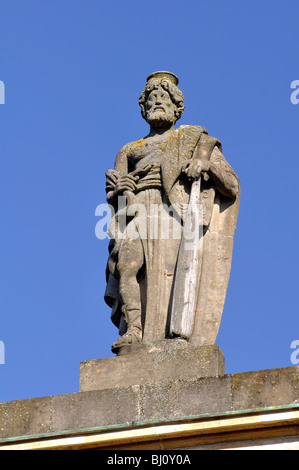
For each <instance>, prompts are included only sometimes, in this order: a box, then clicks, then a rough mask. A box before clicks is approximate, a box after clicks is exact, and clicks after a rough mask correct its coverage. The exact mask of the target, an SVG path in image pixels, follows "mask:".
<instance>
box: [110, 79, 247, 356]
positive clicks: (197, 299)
mask: <svg viewBox="0 0 299 470" xmlns="http://www.w3.org/2000/svg"><path fill="white" fill-rule="evenodd" d="M177 84H178V78H177V77H176V76H175V75H174V74H172V73H170V72H156V73H153V74H151V75H150V76H149V77H148V79H147V83H146V86H145V88H144V90H143V92H142V94H141V96H140V99H139V104H140V106H141V114H142V117H143V118H144V119H145V120H146V121H147V123H148V124H149V125H150V131H149V134H148V135H147V136H146V137H143V138H142V139H139V140H137V141H135V142H131V143H128V144H126V145H125V146H124V147H123V148H122V149H121V150H120V151H119V152H118V154H117V156H116V159H115V164H114V168H113V169H109V170H107V172H106V177H107V183H106V192H107V201H108V202H109V204H110V205H111V207H113V213H114V217H113V218H112V223H111V226H110V235H111V242H110V245H109V253H110V255H109V259H108V263H107V289H106V294H105V299H106V302H107V304H108V305H109V306H110V307H111V309H112V311H111V317H112V321H113V323H114V324H115V325H116V326H117V327H118V328H119V333H120V335H121V338H119V339H118V340H117V341H116V342H115V343H114V344H113V345H112V351H113V352H115V353H116V354H120V353H121V350H122V348H124V347H127V346H129V345H131V344H136V343H139V342H142V341H145V342H149V341H158V340H164V339H165V338H175V337H181V338H183V339H187V340H188V341H190V343H191V344H194V345H196V346H202V345H211V344H214V343H215V341H216V337H217V333H218V330H219V325H220V321H221V316H222V311H223V306H224V301H225V297H226V290H227V285H228V280H229V276H230V268H231V259H232V251H233V240H234V232H235V228H236V222H237V215H238V209H239V198H240V187H239V180H238V177H237V175H236V174H235V172H234V171H233V169H232V168H231V166H230V165H229V164H228V162H227V161H226V159H225V158H224V156H223V154H222V146H221V143H220V141H219V140H218V139H216V138H214V137H211V136H209V135H208V132H207V131H206V129H204V127H202V126H191V125H182V126H180V127H179V128H176V129H175V127H174V126H175V124H176V121H177V120H178V119H179V118H180V117H181V115H182V113H183V111H184V96H183V94H182V92H181V91H180V90H179V88H178V87H177ZM119 199H121V200H122V203H121V204H120V203H119Z"/></svg>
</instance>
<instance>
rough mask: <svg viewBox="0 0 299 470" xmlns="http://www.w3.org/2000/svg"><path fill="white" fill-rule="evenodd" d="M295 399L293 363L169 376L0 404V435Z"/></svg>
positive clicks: (297, 380)
mask: <svg viewBox="0 0 299 470" xmlns="http://www.w3.org/2000/svg"><path fill="white" fill-rule="evenodd" d="M298 402H299V367H288V368H283V369H271V370H264V371H254V372H245V373H240V374H234V375H230V374H227V375H224V376H222V377H208V378H188V379H170V380H165V381H161V382H158V383H148V384H141V385H132V386H129V387H122V386H119V387H115V388H109V389H106V390H95V391H88V392H79V393H72V394H68V395H57V396H52V397H43V398H34V399H30V400H19V401H13V402H7V403H1V404H0V439H5V438H13V437H15V436H29V435H36V434H37V435H38V434H40V435H41V434H46V433H59V432H62V431H71V430H73V431H74V430H80V429H86V428H93V427H101V426H109V425H118V424H126V423H134V422H144V421H153V420H163V419H173V418H176V417H178V418H179V417H187V416H189V417H191V416H197V415H203V414H214V415H215V414H216V415H217V413H219V414H221V413H225V412H227V411H240V410H246V409H255V408H264V407H275V406H279V405H289V404H293V403H298Z"/></svg>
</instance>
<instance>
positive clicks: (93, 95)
mask: <svg viewBox="0 0 299 470" xmlns="http://www.w3.org/2000/svg"><path fill="white" fill-rule="evenodd" d="M0 4H1V5H0V6H1V18H0V22H1V28H0V64H1V67H0V80H1V81H3V82H4V84H5V105H0V162H1V171H0V178H1V184H0V204H1V221H2V224H1V235H0V237H1V238H0V242H1V245H0V246H1V248H0V266H1V269H0V273H1V281H0V289H1V290H0V293H1V295H0V307H1V321H0V341H2V342H3V343H4V345H5V364H3V365H0V401H8V400H14V399H22V398H31V397H37V396H45V395H56V394H62V393H71V392H76V391H78V390H79V366H80V361H83V360H88V359H95V358H103V357H109V356H112V353H111V352H110V345H111V343H112V342H114V341H115V340H116V338H117V337H118V335H117V330H116V328H115V327H114V326H113V325H112V324H111V322H110V311H109V308H108V307H107V306H106V305H105V303H104V300H103V294H104V289H105V264H106V258H107V245H108V241H107V240H104V241H101V240H98V239H97V238H96V236H95V226H96V223H97V221H98V218H97V217H96V216H95V209H96V207H97V206H98V205H99V204H101V203H103V202H105V191H104V187H105V176H104V174H105V171H106V170H107V169H108V168H112V167H113V164H114V158H115V155H116V153H117V152H118V150H119V149H120V148H121V147H122V146H123V145H124V144H125V143H127V142H130V141H133V140H136V139H138V138H140V137H142V136H144V135H145V134H146V133H147V131H148V126H147V124H146V122H145V121H144V120H143V119H142V117H141V115H140V109H139V105H138V98H139V95H140V92H141V91H142V89H143V87H144V85H145V80H146V77H147V76H148V75H149V74H150V73H151V72H153V71H156V70H171V71H173V72H174V73H175V74H176V75H178V76H179V78H180V88H181V90H182V91H183V93H184V95H185V105H186V110H185V113H184V114H183V117H182V118H181V120H180V121H179V123H178V124H194V125H203V126H205V127H206V128H207V130H208V131H209V133H210V134H211V135H213V136H215V137H218V138H219V139H220V140H221V141H222V144H223V153H224V155H225V157H226V158H227V160H228V161H229V163H230V164H231V165H232V166H233V168H234V169H235V171H236V173H237V174H238V176H239V178H240V180H241V192H242V197H241V205H240V212H239V219H238V226H237V231H236V237H235V247H234V254H233V263H232V272H231V278H230V283H229V288H228V293H227V300H226V304H225V309H224V313H223V317H222V323H221V326H220V331H219V335H218V338H217V344H218V345H219V346H220V347H221V349H222V351H223V353H224V355H225V359H226V372H227V373H234V372H241V371H247V370H259V369H267V368H277V367H288V366H292V363H291V361H290V356H291V352H292V350H291V349H290V344H291V342H292V341H294V340H296V339H299V328H298V326H299V325H298V323H299V322H298V240H297V234H298V226H299V220H298V207H297V204H298V192H299V190H298V182H297V181H298V169H299V164H298V161H299V139H298V135H299V105H294V104H292V103H291V100H290V95H291V92H292V90H291V88H290V85H291V82H292V81H294V80H298V79H299V69H298V56H299V29H298V15H297V13H298V11H297V10H298V2H297V1H295V0H286V1H285V2H280V1H277V0H274V1H271V2H270V1H263V2H261V1H257V0H252V1H250V2H249V1H243V2H240V1H237V0H234V1H233V0H226V1H225V2H224V1H223V0H216V1H209V2H206V1H202V0H186V1H185V2H181V1H177V0H172V1H170V0H164V1H163V2H157V1H155V0H154V1H152V2H145V1H142V0H139V1H130V0H127V1H126V2H124V1H123V0H122V1H121V0H115V1H111V2H104V1H102V0H84V1H83V0H80V1H79V0H51V1H50V0H44V1H40V0H26V1H24V0H1V1H0Z"/></svg>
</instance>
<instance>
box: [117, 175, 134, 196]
mask: <svg viewBox="0 0 299 470" xmlns="http://www.w3.org/2000/svg"><path fill="white" fill-rule="evenodd" d="M138 180H139V177H138V176H132V175H125V176H120V177H119V178H118V180H117V183H116V185H115V188H114V194H115V195H118V194H122V193H124V192H125V191H131V192H133V193H134V192H135V190H136V184H137V181H138Z"/></svg>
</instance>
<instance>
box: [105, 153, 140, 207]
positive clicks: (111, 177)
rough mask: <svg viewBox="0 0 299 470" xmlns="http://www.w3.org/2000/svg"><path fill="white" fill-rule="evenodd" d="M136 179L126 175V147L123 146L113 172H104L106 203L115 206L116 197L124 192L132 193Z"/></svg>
mask: <svg viewBox="0 0 299 470" xmlns="http://www.w3.org/2000/svg"><path fill="white" fill-rule="evenodd" d="M136 180H137V179H136V178H135V177H134V176H132V175H129V174H128V145H125V146H124V147H123V148H122V149H121V150H120V151H119V152H118V154H117V156H116V159H115V165H114V170H108V171H107V172H106V194H107V202H108V204H111V205H113V206H115V204H116V203H117V198H118V196H121V195H122V194H124V193H125V191H131V192H134V191H135V189H136Z"/></svg>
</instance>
